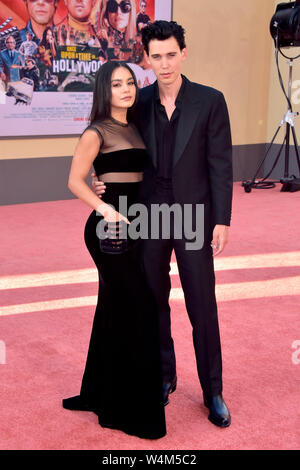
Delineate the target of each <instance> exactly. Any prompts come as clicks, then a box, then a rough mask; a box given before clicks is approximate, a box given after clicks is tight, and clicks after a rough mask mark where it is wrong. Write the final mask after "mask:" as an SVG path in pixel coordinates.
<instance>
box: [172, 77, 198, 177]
mask: <svg viewBox="0 0 300 470" xmlns="http://www.w3.org/2000/svg"><path fill="white" fill-rule="evenodd" d="M186 80H187V83H186V89H185V91H184V96H183V101H182V108H181V111H180V117H179V122H178V127H177V133H176V140H175V146H174V155H173V168H174V167H175V165H176V163H177V162H178V160H179V159H180V157H181V155H182V154H183V152H184V149H185V147H186V146H187V144H188V141H189V140H190V137H191V135H192V132H193V129H194V127H195V124H196V120H197V117H198V115H199V103H197V102H195V100H194V99H193V96H192V94H193V93H192V85H191V82H190V81H189V80H188V79H186Z"/></svg>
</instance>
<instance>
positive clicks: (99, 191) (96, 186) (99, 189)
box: [92, 173, 106, 199]
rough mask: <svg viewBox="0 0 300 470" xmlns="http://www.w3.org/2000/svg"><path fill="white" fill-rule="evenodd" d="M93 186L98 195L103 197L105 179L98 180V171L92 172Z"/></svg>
mask: <svg viewBox="0 0 300 470" xmlns="http://www.w3.org/2000/svg"><path fill="white" fill-rule="evenodd" d="M92 187H93V189H94V191H95V193H96V194H97V196H98V197H99V198H100V199H101V197H102V194H104V193H105V189H106V186H105V183H104V182H103V181H98V178H97V176H96V173H92Z"/></svg>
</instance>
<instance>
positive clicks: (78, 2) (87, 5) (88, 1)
mask: <svg viewBox="0 0 300 470" xmlns="http://www.w3.org/2000/svg"><path fill="white" fill-rule="evenodd" d="M65 4H66V7H67V8H68V11H69V13H70V15H71V16H73V18H75V19H76V20H78V21H88V19H89V17H90V14H91V11H92V9H93V6H94V5H95V0H65Z"/></svg>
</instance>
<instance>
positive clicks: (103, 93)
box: [90, 61, 138, 124]
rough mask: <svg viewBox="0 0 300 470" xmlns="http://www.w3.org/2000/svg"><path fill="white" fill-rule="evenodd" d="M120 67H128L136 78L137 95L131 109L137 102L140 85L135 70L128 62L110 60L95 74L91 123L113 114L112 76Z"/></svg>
mask: <svg viewBox="0 0 300 470" xmlns="http://www.w3.org/2000/svg"><path fill="white" fill-rule="evenodd" d="M118 67H124V68H125V69H127V70H128V71H129V72H130V73H131V75H132V78H133V80H134V84H135V89H136V96H135V101H134V104H133V106H132V107H131V109H132V108H133V107H134V105H135V104H136V102H137V99H138V85H137V81H136V77H135V74H134V72H133V71H132V70H131V68H130V67H129V65H127V64H126V62H121V61H116V62H115V61H109V62H106V63H105V64H103V65H101V67H100V68H99V70H98V71H97V73H96V76H95V85H94V92H93V105H92V110H91V114H90V124H91V123H92V122H94V121H99V120H103V119H105V118H107V117H110V115H111V98H112V95H111V77H112V74H113V72H114V70H116V69H117V68H118Z"/></svg>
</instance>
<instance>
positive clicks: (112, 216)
mask: <svg viewBox="0 0 300 470" xmlns="http://www.w3.org/2000/svg"><path fill="white" fill-rule="evenodd" d="M97 212H100V214H102V215H103V217H104V219H105V220H106V221H107V222H114V223H115V222H120V221H121V220H123V221H124V222H126V224H130V222H129V220H128V219H127V218H126V217H124V215H122V214H120V212H117V211H116V210H115V209H113V208H112V207H111V206H110V205H109V204H106V203H102V204H99V206H98V208H97Z"/></svg>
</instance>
